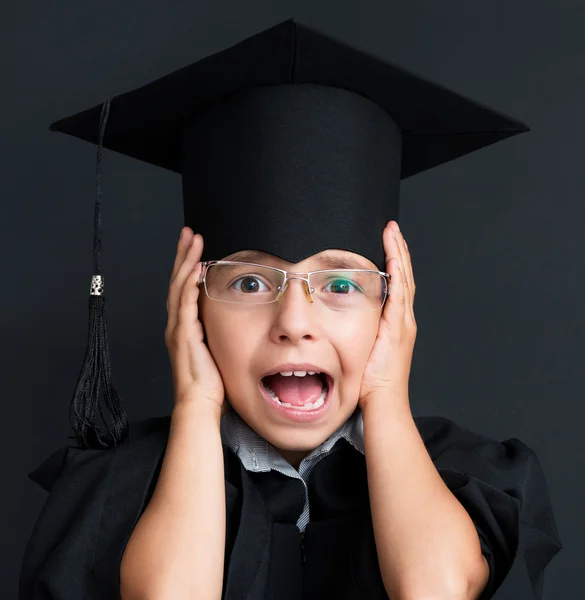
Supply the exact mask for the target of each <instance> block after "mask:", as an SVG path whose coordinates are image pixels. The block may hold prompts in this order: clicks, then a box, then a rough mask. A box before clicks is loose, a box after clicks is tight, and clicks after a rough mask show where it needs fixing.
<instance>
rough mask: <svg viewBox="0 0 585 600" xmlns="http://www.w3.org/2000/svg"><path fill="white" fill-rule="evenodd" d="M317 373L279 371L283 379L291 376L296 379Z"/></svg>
mask: <svg viewBox="0 0 585 600" xmlns="http://www.w3.org/2000/svg"><path fill="white" fill-rule="evenodd" d="M316 373H319V371H281V372H280V374H281V375H282V376H283V377H290V376H291V375H293V374H294V375H295V376H296V377H304V376H305V375H315V374H316Z"/></svg>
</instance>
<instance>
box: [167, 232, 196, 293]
mask: <svg viewBox="0 0 585 600" xmlns="http://www.w3.org/2000/svg"><path fill="white" fill-rule="evenodd" d="M192 241H193V230H192V229H191V228H190V227H183V229H181V235H180V237H179V242H178V244H177V255H176V256H175V264H174V265H173V270H172V272H171V280H170V282H169V286H170V284H171V283H172V282H173V279H174V278H175V276H176V275H177V272H178V271H179V269H180V268H181V265H182V264H183V262H184V261H185V256H186V255H187V252H188V251H189V248H190V247H191V242H192Z"/></svg>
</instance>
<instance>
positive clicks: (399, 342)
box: [358, 221, 417, 411]
mask: <svg viewBox="0 0 585 600" xmlns="http://www.w3.org/2000/svg"><path fill="white" fill-rule="evenodd" d="M394 227H396V222H395V221H390V223H389V224H388V225H387V226H386V227H385V229H384V231H383V234H382V235H383V241H384V250H385V254H386V272H387V273H389V274H390V275H391V279H390V282H389V285H390V288H389V294H388V297H387V298H386V303H385V304H384V308H383V312H382V317H381V318H380V325H379V328H378V335H377V337H376V342H375V344H374V347H373V348H372V352H371V353H370V357H369V359H368V363H367V365H366V368H365V370H364V375H363V377H362V385H361V389H360V397H359V400H358V406H359V407H360V408H361V410H362V411H364V410H365V409H366V406H367V404H368V402H369V401H370V400H372V398H375V399H376V400H375V402H378V401H380V399H383V400H382V402H384V403H389V404H392V402H400V403H401V406H400V407H399V408H405V406H402V404H404V403H406V404H407V405H408V379H409V376H410V365H411V362H412V353H413V350H414V342H415V338H416V330H417V327H416V321H415V318H414V308H413V303H414V294H415V290H416V286H415V284H414V275H413V272H412V264H411V262H410V253H409V252H408V248H407V247H406V243H405V241H404V238H403V237H402V234H401V233H400V231H399V230H398V227H396V232H394ZM394 233H395V236H396V237H394V235H393V234H394ZM394 260H396V261H397V262H394ZM389 408H390V407H389ZM406 408H408V409H409V410H410V406H406Z"/></svg>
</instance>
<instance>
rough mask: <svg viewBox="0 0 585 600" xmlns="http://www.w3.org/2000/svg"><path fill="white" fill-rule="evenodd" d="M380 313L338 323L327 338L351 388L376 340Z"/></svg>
mask: <svg viewBox="0 0 585 600" xmlns="http://www.w3.org/2000/svg"><path fill="white" fill-rule="evenodd" d="M379 323H380V314H378V313H375V314H373V315H372V317H371V318H367V319H363V320H359V321H355V322H347V321H346V322H345V323H340V326H339V327H336V328H335V329H334V333H333V334H332V335H331V336H329V339H330V341H331V343H332V345H333V346H334V348H335V350H336V352H337V355H338V357H339V361H340V366H341V369H342V373H343V379H344V381H345V383H346V384H347V385H349V386H351V387H352V388H353V387H355V385H357V384H358V383H359V382H360V381H361V378H362V376H363V373H364V369H365V368H366V364H367V362H368V359H369V357H370V353H371V351H372V348H373V347H374V344H375V342H376V336H377V334H378V327H379Z"/></svg>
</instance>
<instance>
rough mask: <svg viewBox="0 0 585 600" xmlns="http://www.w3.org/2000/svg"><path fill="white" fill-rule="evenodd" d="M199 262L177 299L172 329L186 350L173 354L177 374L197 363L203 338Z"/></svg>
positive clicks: (180, 344) (190, 368) (191, 369)
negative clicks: (198, 302) (198, 349)
mask: <svg viewBox="0 0 585 600" xmlns="http://www.w3.org/2000/svg"><path fill="white" fill-rule="evenodd" d="M200 272H201V263H197V266H196V268H194V269H193V271H191V273H189V275H188V277H187V278H186V279H185V282H184V285H183V289H182V293H181V296H180V297H179V300H178V306H177V311H176V329H175V330H171V331H174V337H175V342H176V343H177V344H178V345H179V346H180V347H181V348H183V349H185V350H186V351H182V352H177V353H176V354H175V355H174V362H175V365H174V366H175V372H176V373H177V374H179V373H181V374H187V373H188V374H190V375H191V376H193V375H194V373H193V361H195V364H196V365H197V364H198V363H199V360H198V351H197V348H198V347H199V343H200V342H201V341H202V340H203V327H202V325H201V323H200V322H199V316H198V313H199V309H198V305H197V300H198V298H199V286H198V285H197V282H198V280H199V274H200Z"/></svg>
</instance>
